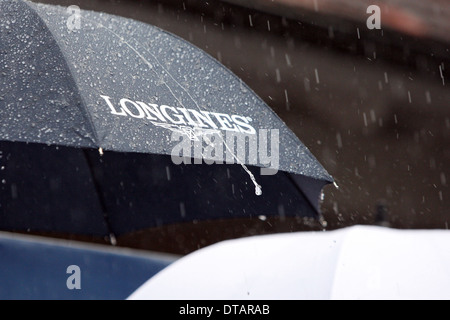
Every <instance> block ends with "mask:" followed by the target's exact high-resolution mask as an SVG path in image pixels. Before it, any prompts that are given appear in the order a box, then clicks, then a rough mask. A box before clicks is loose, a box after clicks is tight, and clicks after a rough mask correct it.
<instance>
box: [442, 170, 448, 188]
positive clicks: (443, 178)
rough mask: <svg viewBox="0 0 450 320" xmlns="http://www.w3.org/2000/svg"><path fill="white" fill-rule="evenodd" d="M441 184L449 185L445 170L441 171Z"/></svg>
mask: <svg viewBox="0 0 450 320" xmlns="http://www.w3.org/2000/svg"><path fill="white" fill-rule="evenodd" d="M441 184H442V185H443V186H445V185H447V179H446V177H445V173H444V172H441Z"/></svg>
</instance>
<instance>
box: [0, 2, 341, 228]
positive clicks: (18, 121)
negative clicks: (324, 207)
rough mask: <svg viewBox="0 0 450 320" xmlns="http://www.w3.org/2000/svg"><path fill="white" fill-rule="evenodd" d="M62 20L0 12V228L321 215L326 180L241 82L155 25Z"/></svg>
mask: <svg viewBox="0 0 450 320" xmlns="http://www.w3.org/2000/svg"><path fill="white" fill-rule="evenodd" d="M69 9H70V10H67V8H63V7H57V6H49V5H41V4H36V3H31V2H26V1H11V0H3V1H1V2H0V61H1V64H0V152H1V159H0V160H1V168H2V170H1V171H0V175H1V182H2V184H1V185H0V187H1V191H2V192H1V207H0V216H1V219H0V228H1V229H2V230H14V231H48V232H61V233H66V232H72V233H84V234H98V235H108V234H115V235H120V234H124V233H128V232H132V231H136V230H140V229H143V228H149V227H153V226H158V225H162V224H169V223H177V222H183V221H193V220H205V219H214V218H229V217H246V218H248V217H253V216H261V215H264V216H266V215H267V216H274V215H279V214H280V206H281V208H282V210H281V212H282V214H283V215H286V216H301V217H315V218H317V217H318V216H319V215H320V213H319V208H318V206H319V203H318V202H319V201H318V200H319V194H320V192H321V190H322V188H323V186H324V185H326V184H327V183H330V182H332V181H333V180H332V178H331V177H330V175H329V174H328V173H327V172H326V170H325V169H324V168H323V167H322V166H321V165H320V164H319V163H318V161H317V160H316V159H315V158H314V156H313V155H312V154H311V153H310V152H309V151H308V149H307V148H306V147H305V146H304V145H303V144H302V143H301V142H300V141H299V139H298V138H297V137H296V136H295V135H294V134H293V133H292V132H291V131H290V130H289V129H288V128H287V126H286V125H285V124H284V123H283V122H282V121H281V120H280V119H279V118H278V117H277V115H276V114H275V113H274V112H273V111H272V110H271V109H270V108H269V107H268V106H267V105H266V104H265V103H264V102H263V101H262V100H261V99H260V98H259V97H257V96H256V95H255V93H254V92H252V91H251V90H250V89H249V88H248V87H247V86H246V85H245V84H244V83H243V82H242V81H241V80H240V79H238V78H237V77H236V76H235V75H233V74H232V73H231V72H230V71H229V70H227V69H226V68H225V67H223V66H222V65H221V64H219V63H218V62H217V61H216V60H214V59H213V58H211V57H210V56H208V55H207V54H205V53H204V52H203V51H201V50H199V49H198V48H195V47H193V46H192V45H191V44H189V43H187V42H185V41H183V40H181V39H179V38H177V37H175V36H173V35H171V34H169V33H167V32H165V31H163V30H160V29H158V28H156V27H153V26H150V25H147V24H143V23H140V22H136V21H132V20H128V19H124V18H119V17H115V16H111V15H107V14H102V13H95V12H88V11H80V10H78V9H76V8H75V9H73V8H69ZM230 136H231V140H228V138H229V137H230ZM242 137H243V139H244V140H241V141H244V142H243V143H242V144H241V145H240V146H239V145H236V146H235V145H234V142H235V141H239V139H240V138H242ZM252 139H253V140H252ZM254 140H256V142H257V143H259V144H258V146H257V151H258V152H257V154H256V156H255V157H253V156H251V155H250V149H251V148H252V143H253V142H252V141H254ZM230 141H231V142H230ZM199 143H200V146H203V147H205V145H206V148H201V150H200V152H196V151H195V150H197V149H195V147H196V146H198V145H199ZM269 145H270V147H269ZM186 146H187V147H186ZM217 146H218V147H217ZM216 147H217V148H216ZM239 147H241V148H244V149H245V151H249V153H248V154H246V153H245V152H244V157H242V156H240V155H239V152H240V151H239V150H240V149H239ZM261 147H265V148H266V149H265V150H263V149H261ZM208 148H210V149H211V148H212V149H214V151H211V150H210V149H208ZM97 150H98V151H97ZM180 150H181V151H180ZM252 150H255V149H252ZM261 150H262V151H264V152H262V151H261ZM188 151H192V153H189V152H188ZM263 154H264V156H263ZM269 154H270V156H269ZM174 155H175V156H176V157H174ZM278 155H279V156H278ZM191 158H197V159H203V160H204V162H202V163H201V164H187V163H181V164H180V161H181V160H182V159H185V160H186V161H185V162H187V161H188V159H191ZM221 160H222V161H223V160H229V161H228V163H227V164H221V165H219V164H220V161H221ZM269 160H270V161H269ZM208 161H209V162H208ZM205 162H206V163H205ZM211 162H215V164H213V165H210V163H211ZM268 168H269V169H271V170H266V171H264V170H265V169H268ZM260 169H261V170H260ZM275 172H277V174H275V175H273V174H274V173H275ZM260 173H261V174H260Z"/></svg>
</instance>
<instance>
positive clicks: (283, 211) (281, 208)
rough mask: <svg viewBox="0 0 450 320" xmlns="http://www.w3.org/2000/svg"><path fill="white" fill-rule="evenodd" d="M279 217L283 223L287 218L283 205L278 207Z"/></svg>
mask: <svg viewBox="0 0 450 320" xmlns="http://www.w3.org/2000/svg"><path fill="white" fill-rule="evenodd" d="M278 215H279V216H280V219H281V221H283V220H284V219H285V218H286V212H285V210H284V206H283V205H282V204H279V205H278Z"/></svg>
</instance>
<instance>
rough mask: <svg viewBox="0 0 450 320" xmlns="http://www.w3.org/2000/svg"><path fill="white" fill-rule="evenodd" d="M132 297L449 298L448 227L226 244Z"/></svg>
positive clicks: (357, 230) (356, 230) (359, 229)
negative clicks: (442, 228)
mask: <svg viewBox="0 0 450 320" xmlns="http://www.w3.org/2000/svg"><path fill="white" fill-rule="evenodd" d="M129 299H137V300H141V299H164V300H178V299H194V300H196V299H201V300H217V299H225V300H233V299H236V300H245V299H252V300H263V299H272V300H277V299H283V300H293V299H295V300H297V299H320V300H322V299H450V231H446V230H441V231H425V230H424V231H418V230H415V231H412V230H408V231H405V230H394V229H387V228H381V227H363V226H356V227H351V228H346V229H341V230H337V231H330V232H304V233H303V232H301V233H287V234H277V235H269V236H257V237H251V238H244V239H238V240H230V241H224V242H221V243H218V244H215V245H212V246H210V247H207V248H204V249H202V250H199V251H196V252H194V253H192V254H190V255H187V256H185V257H184V258H181V259H180V260H178V261H177V262H175V263H173V264H172V265H170V266H169V267H167V268H166V269H164V270H162V271H161V272H160V273H159V274H157V275H156V276H154V277H153V278H151V279H150V280H149V281H147V282H146V283H145V284H144V285H143V286H141V287H140V288H139V289H138V290H136V292H135V293H133V294H132V295H131V296H130V297H129Z"/></svg>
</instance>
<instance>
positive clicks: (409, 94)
mask: <svg viewBox="0 0 450 320" xmlns="http://www.w3.org/2000/svg"><path fill="white" fill-rule="evenodd" d="M408 101H409V103H412V99H411V91H409V90H408Z"/></svg>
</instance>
